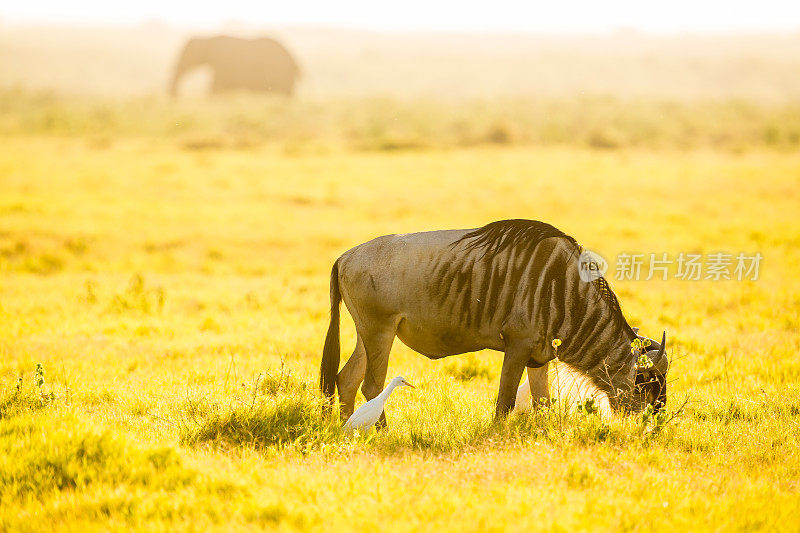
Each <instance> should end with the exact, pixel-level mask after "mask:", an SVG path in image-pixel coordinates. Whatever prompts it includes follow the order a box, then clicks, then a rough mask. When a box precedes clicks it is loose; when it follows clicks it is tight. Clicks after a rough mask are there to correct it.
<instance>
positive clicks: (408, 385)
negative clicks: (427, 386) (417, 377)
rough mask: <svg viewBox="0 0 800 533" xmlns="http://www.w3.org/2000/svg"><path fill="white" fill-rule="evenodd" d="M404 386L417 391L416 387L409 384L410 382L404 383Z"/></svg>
mask: <svg viewBox="0 0 800 533" xmlns="http://www.w3.org/2000/svg"><path fill="white" fill-rule="evenodd" d="M403 385H405V386H406V387H411V388H412V389H416V387H415V386H414V385H412V384H411V383H409V382H408V381H406V382H404V383H403Z"/></svg>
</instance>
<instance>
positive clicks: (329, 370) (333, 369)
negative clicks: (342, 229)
mask: <svg viewBox="0 0 800 533" xmlns="http://www.w3.org/2000/svg"><path fill="white" fill-rule="evenodd" d="M341 301H342V295H341V293H340V292H339V260H338V259H337V260H336V262H335V263H333V268H332V269H331V323H330V325H329V326H328V334H327V335H326V336H325V347H324V348H323V349H322V365H321V366H320V370H319V387H320V389H322V393H323V394H324V395H325V397H326V398H328V399H329V400H333V398H334V396H335V395H336V373H337V372H338V370H339V304H340V303H341Z"/></svg>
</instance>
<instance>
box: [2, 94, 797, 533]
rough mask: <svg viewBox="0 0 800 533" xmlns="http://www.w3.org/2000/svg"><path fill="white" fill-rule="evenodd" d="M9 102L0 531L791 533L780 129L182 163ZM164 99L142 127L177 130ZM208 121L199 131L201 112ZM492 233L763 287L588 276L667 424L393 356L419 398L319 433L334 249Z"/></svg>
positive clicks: (246, 149) (468, 363)
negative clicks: (685, 139)
mask: <svg viewBox="0 0 800 533" xmlns="http://www.w3.org/2000/svg"><path fill="white" fill-rule="evenodd" d="M26 98H28V97H27V96H24V95H19V94H17V95H16V96H14V95H12V96H8V95H6V96H5V100H4V102H5V103H4V104H3V105H4V106H5V109H6V110H14V112H15V113H16V114H14V115H10V114H6V115H5V118H4V119H2V120H3V121H4V122H3V130H2V146H1V147H0V503H2V505H0V530H3V531H5V530H8V531H24V530H59V531H86V530H93V529H94V530H108V529H118V530H126V529H128V528H130V527H137V528H141V529H154V530H162V529H175V528H178V529H188V530H198V531H205V530H208V529H221V530H231V529H236V530H238V529H248V528H249V529H262V528H281V529H310V530H340V529H350V530H364V529H369V528H374V529H377V528H382V529H388V530H393V529H430V530H436V529H441V528H448V529H459V530H463V531H485V530H506V529H509V530H522V529H534V530H554V531H560V530H613V531H618V530H634V531H650V530H652V529H653V528H659V529H667V528H680V529H689V530H705V529H713V530H752V529H764V530H767V529H768V530H776V531H777V530H783V531H796V530H797V529H798V528H799V527H800V511H799V510H798V509H800V426H799V425H798V424H800V385H798V382H799V381H800V358H798V356H797V353H798V350H800V337H799V336H798V328H800V280H798V278H797V265H798V264H799V263H800V223H798V219H797V212H798V210H800V190H798V180H799V179H800V155H798V154H797V153H794V152H792V151H789V150H787V149H786V148H787V147H788V148H791V147H793V146H796V144H797V142H798V141H797V139H795V138H794V137H791V135H790V133H787V134H786V136H784V137H781V138H782V139H784V141H785V142H782V143H778V144H777V145H776V144H774V143H772V144H770V143H769V142H764V141H763V139H764V138H763V137H760V136H758V135H756V136H755V137H752V138H751V137H748V136H747V135H744V134H743V135H741V136H740V137H736V142H734V143H729V144H725V143H723V145H722V146H720V145H717V144H715V143H714V142H712V141H705V140H700V141H697V140H696V139H695V140H693V141H692V143H690V144H689V145H688V146H680V145H679V144H676V143H673V142H671V141H670V142H663V143H658V142H655V143H645V144H644V146H636V143H635V142H621V143H619V144H618V145H615V146H602V148H613V149H598V148H601V146H596V145H593V144H592V143H591V142H585V140H580V141H579V142H574V143H571V144H570V143H569V142H567V141H564V142H560V141H559V142H542V140H541V139H539V138H536V137H534V138H522V139H521V140H519V142H516V141H515V142H508V143H499V144H498V143H493V142H478V143H459V142H446V143H442V145H439V144H437V143H423V145H422V146H419V145H412V146H399V147H394V148H396V149H392V150H385V149H383V150H381V149H378V150H373V149H371V148H373V147H374V146H373V145H368V146H366V148H370V149H367V150H363V149H358V148H359V147H361V148H364V146H362V145H360V144H359V143H358V142H346V143H337V142H330V139H331V138H336V137H335V136H334V137H327V136H324V137H322V141H320V142H317V141H318V139H315V138H311V139H309V138H306V137H302V138H300V140H299V141H295V142H293V143H288V144H287V143H284V142H276V141H275V138H277V137H278V135H277V134H275V135H272V134H261V135H256V138H255V141H254V142H248V143H233V144H230V143H227V142H207V143H205V144H203V143H200V144H197V143H191V142H186V137H185V134H184V133H183V132H179V133H175V132H170V131H166V130H164V129H161V128H160V126H158V125H156V126H155V127H153V126H152V124H153V123H154V121H156V119H155V118H153V116H154V115H155V114H154V113H153V111H152V109H151V108H150V106H148V105H142V104H141V103H139V104H137V103H136V102H134V103H122V104H113V105H112V104H107V105H106V104H102V105H101V106H99V107H103V106H106V107H107V112H106V114H105V115H102V114H101V115H97V114H96V113H95V112H94V111H93V109H96V107H97V106H95V107H92V106H89V110H88V111H87V110H86V108H85V107H81V106H80V105H77V104H76V107H69V106H67V105H66V104H63V105H62V104H59V103H58V102H56V103H52V102H51V103H50V104H47V105H52V106H54V108H55V109H56V112H55V116H56V117H62V118H63V117H67V118H64V121H65V122H62V123H60V124H61V125H62V126H61V127H59V126H58V124H59V123H58V121H56V123H55V124H56V125H55V126H53V123H48V122H36V121H35V120H34V119H32V118H31V117H34V118H35V117H36V115H35V111H36V110H37V109H41V107H40V106H39V104H30V101H29V100H26ZM15 99H16V100H15ZM137 105H138V106H139V108H138V109H140V110H141V113H142V115H141V116H139V115H137V114H136V111H135V109H137V107H136V106H137ZM158 105H161V106H163V109H165V111H164V116H165V117H166V118H164V122H163V124H166V123H167V122H168V120H170V119H171V117H174V116H179V115H181V113H183V114H184V116H192V115H193V114H194V112H193V111H187V110H185V109H182V108H177V109H176V108H173V107H170V106H169V105H168V104H164V103H161V104H158ZM196 105H199V104H196ZM219 105H222V106H225V105H228V106H229V107H230V109H233V111H232V112H230V113H229V114H228V115H226V116H235V114H236V113H237V112H239V111H238V110H240V109H241V108H242V104H241V103H240V102H238V101H234V102H232V103H229V104H224V103H223V104H219ZM319 105H322V104H319ZM337 105H339V104H337ZM404 105H406V104H404ZM409 105H410V104H409ZM115 106H116V107H115ZM45 107H46V106H45ZM622 108H624V106H623V105H620V106H619V107H618V108H617V109H618V110H619V109H622ZM157 109H162V108H157ZM230 109H229V110H228V111H230ZM326 109H328V108H326ZM681 109H687V108H681ZM148 110H149V111H148ZM228 111H226V113H228ZM205 112H206V113H210V115H204V116H205V117H206V119H203V118H202V117H201V118H198V119H197V120H198V121H199V123H200V124H201V125H202V124H206V123H207V124H210V125H214V124H219V123H223V124H224V123H225V122H224V121H219V120H216V119H215V118H214V117H216V116H217V115H215V114H214V113H217V111H215V110H214V109H211V110H210V111H209V110H208V109H206V110H205ZM290 112H295V113H300V112H299V111H297V110H295V111H291V110H290V111H286V113H290ZM325 112H326V113H329V115H327V116H337V115H336V113H339V111H336V112H333V111H330V110H328V111H325ZM715 112H717V111H713V110H712V111H709V113H711V116H719V115H714V114H713V113H715ZM148 113H151V114H148ZM787 113H789V115H786V116H785V117H788V116H790V115H791V116H795V115H796V112H795V111H791V112H787ZM792 113H794V114H792ZM300 114H302V113H300ZM420 115H425V112H420ZM472 115H474V116H477V115H478V113H473V114H472ZM472 115H470V116H472ZM686 115H687V116H691V115H692V113H688V112H687V113H686ZM98 116H100V118H99V119H98ZM209 116H210V117H211V118H208V117H209ZM637 116H639V115H638V114H637ZM736 116H740V115H736ZM741 116H749V115H747V114H746V113H745V114H744V115H741ZM753 116H756V118H755V119H753V120H755V121H756V122H758V121H760V120H761V118H759V117H763V116H764V115H763V114H759V113H758V112H755V113H754V114H753ZM103 117H106V119H105V120H106V122H102V120H104V119H103ZM108 117H111V118H108ZM114 117H117V118H114ZM119 117H122V118H119ZM137 117H138V118H137ZM785 117H784V119H779V120H777V121H776V123H777V124H778V125H780V126H781V127H783V126H786V124H789V126H788V128H789V129H788V130H786V131H790V132H791V131H793V130H791V128H792V127H795V126H792V124H796V122H794V123H792V122H791V120H789V119H788V118H785ZM512 118H513V117H512ZM26 120H28V122H26ZM31 120H33V122H31ZM97 120H100V121H101V122H96V121H97ZM137 120H139V121H140V122H136V121H137ZM203 120H206V122H203ZM698 120H699V119H698ZM125 121H130V122H132V123H133V126H125V125H124V124H126V122H125ZM290 122H291V121H290ZM446 122H447V121H446V120H445V121H444V122H442V123H446ZM534 122H535V121H534ZM711 122H714V121H709V123H711ZM734 122H735V123H736V124H745V123H746V124H751V122H746V121H744V122H743V121H738V122H736V121H734ZM80 124H84V125H86V124H89V126H88V127H81V126H80ZM120 124H123V125H122V126H120ZM156 124H158V123H157V121H156ZM479 124H482V123H479ZM512 124H513V122H512ZM604 124H605V122H604ZM698 124H701V125H702V122H698ZM715 124H717V123H716V122H714V124H712V125H709V126H708V128H707V129H706V130H702V128H701V132H700V134H698V135H699V137H697V138H699V139H706V137H703V135H704V133H703V132H706V133H707V132H708V131H712V130H714V128H716V127H717V126H716V125H715ZM758 124H761V122H758ZM637 127H638V126H637ZM698 127H700V126H698ZM748 127H749V126H748ZM149 128H152V129H149ZM481 128H484V126H483V125H480V127H479V128H478V129H481ZM745 130H746V131H750V130H748V129H747V128H745ZM337 131H338V130H337ZM348 131H351V132H352V130H348ZM363 131H364V132H367V133H363V134H359V135H362V137H358V136H355V137H348V139H351V138H354V139H356V140H358V139H360V138H364V139H369V136H368V131H369V130H367V129H365V130H363ZM434 131H436V130H434ZM481 131H483V130H482V129H481ZM621 131H623V133H624V132H626V131H633V130H626V129H625V127H622V130H621ZM659 131H661V130H659ZM692 131H696V129H695V130H692ZM737 131H739V130H737ZM742 131H744V130H742ZM752 131H757V132H763V129H761V126H758V127H757V128H755V129H753V130H752ZM781 131H783V130H781ZM225 132H226V130H225V129H224V128H223V129H221V130H220V131H217V130H212V131H211V133H209V135H212V136H215V137H214V138H219V139H222V140H223V141H224V140H225V139H227V138H228V137H227V136H226V133H225ZM662 133H663V132H662ZM203 135H205V133H204V134H203ZM664 135H665V136H666V137H665V138H669V139H673V138H677V137H678V135H674V134H672V133H669V134H664ZM737 135H738V133H737ZM434 137H435V135H431V136H430V137H424V138H434ZM633 137H636V136H635V135H634V136H633ZM637 138H638V137H637ZM659 138H660V137H659ZM707 138H709V139H711V138H713V135H711V136H709V137H707ZM759 139H760V140H759ZM787 143H788V144H787ZM379 148H380V146H379ZM383 148H386V146H383ZM410 148H413V149H410ZM515 217H523V218H534V219H539V220H544V221H548V222H550V223H552V224H554V225H555V226H557V227H559V228H560V229H562V230H564V231H566V232H567V233H569V234H571V235H573V236H575V237H576V238H577V239H578V241H579V242H581V243H582V244H584V245H585V246H587V247H590V248H592V249H593V250H596V251H598V252H600V253H601V254H603V255H604V256H605V257H607V258H613V257H615V256H616V255H617V254H618V253H621V252H642V253H650V252H654V253H661V252H667V253H669V254H670V255H677V254H678V253H680V252H687V253H689V252H691V253H703V254H709V253H714V252H718V251H727V252H730V253H734V254H735V253H738V252H746V253H754V252H760V253H762V254H763V256H764V260H763V263H762V265H761V275H760V278H759V279H758V280H757V281H735V280H733V281H719V282H714V281H698V282H691V281H680V280H675V279H671V280H669V281H647V282H645V281H614V280H613V279H612V286H613V287H614V289H615V290H616V292H617V295H618V296H619V298H620V300H621V303H622V305H623V309H624V311H625V314H626V316H627V317H628V320H629V322H630V323H631V324H632V325H638V326H641V328H642V330H643V331H644V332H645V333H647V334H648V335H650V336H651V337H655V336H657V335H659V334H660V332H661V330H662V329H666V330H667V335H668V347H669V353H670V354H671V356H672V358H673V360H674V362H673V366H672V370H671V374H670V379H671V380H673V381H672V383H671V386H670V397H669V403H668V408H669V409H670V411H671V412H673V413H675V412H676V411H677V410H678V408H679V407H680V406H681V405H682V404H683V402H684V400H686V399H688V402H687V403H686V405H685V408H684V409H683V410H682V411H680V412H678V413H675V414H676V416H675V417H674V418H673V419H672V420H670V421H669V422H668V423H666V424H665V425H663V426H658V425H654V424H653V422H652V421H651V422H643V421H642V419H641V417H637V416H630V417H623V418H620V419H613V420H600V419H598V418H597V417H596V416H593V415H589V416H587V415H582V414H580V413H576V412H572V413H567V414H565V413H564V412H563V411H561V410H560V409H558V408H554V409H551V410H550V411H547V412H541V413H535V414H531V415H527V416H522V417H513V418H511V419H510V420H509V421H508V422H507V423H500V424H493V423H492V420H491V415H492V413H493V402H494V397H495V395H496V389H497V382H498V378H499V370H500V365H501V355H500V354H497V353H491V352H482V353H478V354H475V355H462V356H458V357H453V358H448V359H445V360H442V361H437V362H432V361H429V360H427V359H425V358H424V357H422V356H420V355H417V354H415V353H413V352H411V351H410V350H409V349H407V348H406V347H404V346H403V345H402V344H401V343H400V342H399V341H398V342H396V344H395V347H394V349H393V352H392V357H391V359H390V369H389V376H394V375H397V374H403V375H404V376H405V377H406V378H408V379H409V381H411V382H412V383H414V384H415V385H417V386H418V387H419V388H418V389H417V390H416V391H414V390H411V389H402V390H398V391H397V392H395V394H394V395H393V396H392V398H391V400H390V404H389V406H388V408H387V415H388V419H389V423H390V428H389V430H388V431H387V432H383V433H381V434H377V435H373V436H369V437H367V438H351V437H348V436H346V435H343V434H342V433H341V432H340V431H339V430H338V428H337V427H336V426H335V425H334V426H331V425H330V424H328V423H326V421H325V420H323V419H322V418H321V416H320V409H319V398H318V396H317V393H316V383H317V371H318V366H319V361H320V357H321V348H322V343H323V338H324V334H325V330H326V328H327V321H328V311H329V301H328V276H329V271H330V266H331V264H332V262H333V261H334V260H335V259H336V257H337V256H338V255H339V254H340V253H342V252H343V251H344V250H346V249H347V248H349V247H351V246H354V245H356V244H358V243H360V242H363V241H364V240H367V239H370V238H372V237H374V236H378V235H382V234H385V233H394V232H410V231H418V230H427V229H436V228H458V227H475V226H478V225H482V224H484V223H486V222H489V221H492V220H496V219H501V218H515ZM342 324H343V343H342V344H343V348H342V349H343V352H346V353H345V354H344V355H345V357H346V354H347V353H349V350H350V349H352V346H353V342H354V332H353V327H352V323H351V321H350V319H349V317H348V316H347V315H346V314H345V318H344V319H343V321H342ZM37 364H40V365H41V367H40V368H41V371H40V372H39V373H38V374H37V370H36V369H37ZM42 372H43V376H42V375H41V373H42ZM20 380H21V381H20ZM361 401H363V398H361V397H359V402H361Z"/></svg>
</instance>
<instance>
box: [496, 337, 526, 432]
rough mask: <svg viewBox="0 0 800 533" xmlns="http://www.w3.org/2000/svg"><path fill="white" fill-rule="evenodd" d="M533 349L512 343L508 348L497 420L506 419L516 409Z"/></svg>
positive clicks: (497, 408)
mask: <svg viewBox="0 0 800 533" xmlns="http://www.w3.org/2000/svg"><path fill="white" fill-rule="evenodd" d="M530 353H531V349H530V348H529V347H528V346H527V345H523V344H517V343H511V344H509V345H507V347H506V353H505V357H503V369H502V370H501V371H500V390H499V392H498V394H497V406H496V408H495V413H494V416H495V418H496V419H497V418H505V417H506V415H508V413H509V412H510V411H511V410H512V409H513V408H514V403H515V402H516V399H517V387H519V380H520V378H521V377H522V371H523V370H525V363H527V362H528V359H530Z"/></svg>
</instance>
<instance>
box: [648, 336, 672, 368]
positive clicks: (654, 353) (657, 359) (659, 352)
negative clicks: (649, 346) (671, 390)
mask: <svg viewBox="0 0 800 533" xmlns="http://www.w3.org/2000/svg"><path fill="white" fill-rule="evenodd" d="M654 344H655V343H654ZM666 346H667V332H666V331H665V332H664V333H663V334H662V335H661V344H660V345H658V349H655V350H650V351H648V352H647V357H649V358H650V360H651V361H652V362H653V368H655V369H656V370H658V372H659V373H661V374H662V375H663V374H666V373H667V368H668V367H669V361H668V360H667V355H666Z"/></svg>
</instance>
